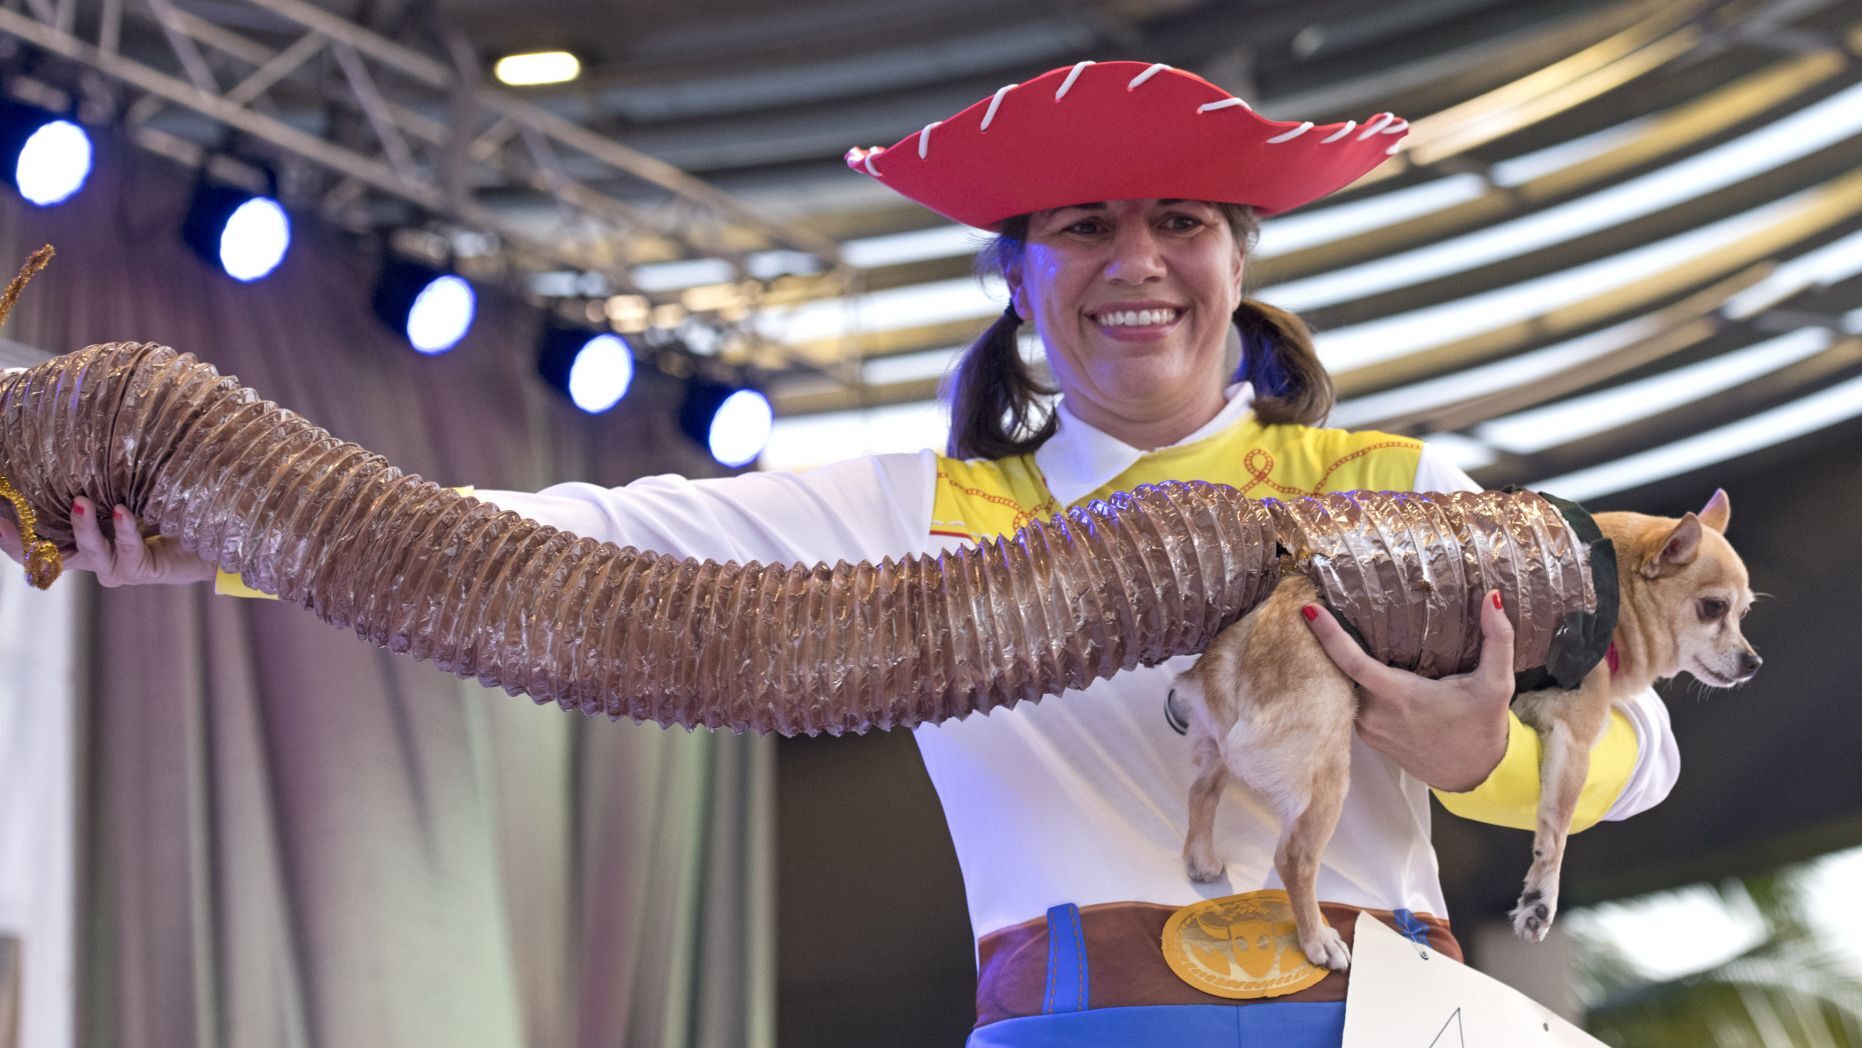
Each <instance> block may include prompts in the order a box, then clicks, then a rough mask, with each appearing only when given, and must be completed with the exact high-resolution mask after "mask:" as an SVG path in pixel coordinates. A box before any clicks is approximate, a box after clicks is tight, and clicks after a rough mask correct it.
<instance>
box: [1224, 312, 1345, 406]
mask: <svg viewBox="0 0 1862 1048" xmlns="http://www.w3.org/2000/svg"><path fill="white" fill-rule="evenodd" d="M1235 330H1236V331H1237V332H1239V333H1240V335H1241V367H1240V368H1239V369H1237V371H1236V372H1235V378H1236V379H1237V380H1240V381H1245V382H1247V383H1249V384H1250V385H1252V386H1253V387H1254V417H1255V418H1257V419H1259V420H1260V421H1261V422H1263V423H1265V424H1267V425H1270V426H1271V425H1274V424H1276V423H1281V422H1292V423H1297V424H1299V425H1302V426H1317V425H1320V424H1321V423H1323V422H1324V421H1325V417H1326V416H1327V415H1330V414H1331V413H1332V404H1333V399H1334V398H1333V392H1332V376H1331V375H1329V374H1327V373H1326V370H1325V366H1324V365H1322V364H1320V363H1319V351H1318V350H1317V349H1316V348H1315V347H1314V346H1313V342H1312V331H1311V330H1310V329H1308V328H1307V327H1306V322H1305V321H1303V320H1301V319H1300V318H1299V317H1297V316H1295V315H1294V314H1292V313H1289V312H1287V311H1286V310H1284V309H1280V308H1278V307H1276V306H1270V305H1268V304H1267V303H1265V302H1260V301H1256V300H1255V299H1251V298H1246V299H1242V301H1241V305H1240V306H1239V307H1238V308H1237V309H1236V310H1235Z"/></svg>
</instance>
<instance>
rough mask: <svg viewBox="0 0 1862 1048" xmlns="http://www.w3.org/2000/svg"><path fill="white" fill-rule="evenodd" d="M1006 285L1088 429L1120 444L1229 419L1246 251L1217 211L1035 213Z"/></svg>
mask: <svg viewBox="0 0 1862 1048" xmlns="http://www.w3.org/2000/svg"><path fill="white" fill-rule="evenodd" d="M1007 275H1008V280H1009V287H1010V289H1011V291H1012V293H1013V296H1014V305H1015V310H1016V312H1017V313H1019V314H1020V315H1021V316H1022V318H1023V319H1024V320H1027V321H1032V322H1033V323H1034V325H1035V330H1036V331H1037V332H1039V333H1040V336H1041V341H1042V342H1043V343H1044V344H1045V346H1046V347H1047V360H1048V365H1049V367H1050V369H1051V370H1052V371H1053V373H1054V381H1055V382H1056V384H1058V385H1059V387H1060V390H1061V392H1062V393H1063V394H1064V395H1065V396H1066V398H1067V406H1068V408H1069V409H1070V410H1072V411H1073V413H1074V414H1075V415H1077V416H1079V417H1080V418H1081V419H1083V420H1085V421H1086V422H1089V423H1091V424H1093V425H1095V426H1097V427H1099V428H1100V429H1102V430H1105V431H1107V432H1110V433H1113V434H1114V435H1122V432H1123V431H1132V430H1133V429H1134V427H1152V428H1155V427H1157V426H1160V425H1161V426H1168V425H1169V424H1170V423H1172V422H1181V423H1182V424H1184V425H1187V426H1188V428H1187V429H1184V430H1183V432H1182V433H1179V434H1176V436H1175V437H1171V438H1170V439H1178V438H1180V437H1181V436H1183V435H1187V434H1188V433H1189V432H1191V431H1192V430H1194V429H1195V428H1196V427H1197V426H1200V425H1202V423H1204V422H1206V421H1208V420H1209V419H1210V418H1213V417H1214V416H1215V414H1216V413H1217V412H1219V411H1220V410H1221V408H1222V404H1223V387H1224V382H1223V372H1224V368H1223V363H1224V352H1225V349H1226V347H1227V339H1228V332H1229V328H1230V327H1231V326H1232V324H1233V322H1234V321H1233V314H1234V312H1235V308H1236V307H1237V306H1238V305H1240V303H1241V275H1242V251H1241V245H1240V244H1239V243H1237V242H1236V240H1235V236H1234V233H1233V231H1232V230H1231V229H1230V228H1229V224H1228V221H1227V220H1226V218H1224V216H1223V214H1222V211H1221V210H1220V209H1219V208H1218V207H1217V206H1216V205H1214V204H1208V203H1202V202H1198V201H1186V200H1115V201H1110V202H1107V203H1102V204H1081V205H1078V206H1075V207H1063V208H1056V209H1054V210H1052V211H1041V212H1037V213H1035V214H1034V215H1033V216H1031V218H1030V220H1029V224H1028V239H1027V243H1026V247H1025V250H1024V252H1023V256H1022V259H1021V263H1020V264H1019V265H1016V266H1011V267H1010V269H1009V272H1008V274H1007ZM1164 442H1166V443H1167V442H1169V441H1168V440H1166V441H1164Z"/></svg>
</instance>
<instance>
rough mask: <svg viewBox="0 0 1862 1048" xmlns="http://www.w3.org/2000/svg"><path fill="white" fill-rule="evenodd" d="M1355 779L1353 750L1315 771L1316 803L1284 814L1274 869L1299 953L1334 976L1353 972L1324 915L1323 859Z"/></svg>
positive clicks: (1336, 754)
mask: <svg viewBox="0 0 1862 1048" xmlns="http://www.w3.org/2000/svg"><path fill="white" fill-rule="evenodd" d="M1346 688H1347V691H1349V685H1347V686H1346ZM1350 773H1351V751H1350V750H1349V748H1341V749H1338V750H1336V751H1335V752H1333V753H1332V754H1330V755H1329V756H1327V757H1326V759H1325V760H1324V761H1323V762H1322V763H1321V764H1320V766H1319V767H1318V768H1316V769H1314V772H1313V785H1312V790H1311V799H1310V800H1309V801H1308V803H1307V804H1306V807H1305V808H1304V809H1303V810H1301V811H1299V812H1297V813H1293V812H1286V813H1283V815H1282V818H1283V819H1284V820H1285V821H1284V823H1283V824H1282V826H1281V830H1280V846H1279V847H1278V848H1277V849H1275V851H1274V868H1275V869H1276V870H1278V871H1279V872H1280V880H1281V882H1282V883H1284V884H1285V885H1286V886H1287V899H1288V901H1290V902H1291V903H1292V905H1293V920H1294V922H1295V923H1296V924H1297V925H1298V926H1299V936H1300V949H1301V950H1303V951H1305V953H1306V959H1307V960H1309V961H1311V962H1312V963H1314V964H1316V965H1319V966H1320V967H1322V968H1330V969H1332V970H1333V971H1343V970H1345V969H1346V968H1348V967H1350V966H1351V956H1350V954H1349V952H1347V951H1346V949H1345V940H1344V939H1343V937H1341V936H1340V935H1339V934H1338V931H1337V930H1336V929H1334V928H1331V927H1329V926H1328V925H1327V924H1326V923H1325V919H1324V918H1323V917H1321V916H1320V915H1319V857H1320V855H1321V854H1323V853H1324V851H1325V845H1326V842H1328V841H1330V840H1331V839H1332V831H1333V830H1334V829H1336V828H1337V827H1338V814H1339V812H1340V811H1341V810H1342V809H1343V808H1344V806H1345V790H1346V787H1347V786H1348V785H1349V781H1350Z"/></svg>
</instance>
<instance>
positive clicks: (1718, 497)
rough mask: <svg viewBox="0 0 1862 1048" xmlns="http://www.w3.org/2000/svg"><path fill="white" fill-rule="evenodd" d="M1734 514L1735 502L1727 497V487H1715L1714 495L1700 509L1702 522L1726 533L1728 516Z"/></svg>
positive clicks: (1721, 532)
mask: <svg viewBox="0 0 1862 1048" xmlns="http://www.w3.org/2000/svg"><path fill="white" fill-rule="evenodd" d="M1732 515H1733V503H1732V501H1731V500H1730V499H1728V498H1727V497H1726V489H1725V488H1715V489H1714V491H1713V497H1712V498H1710V499H1708V500H1707V505H1706V506H1705V507H1704V508H1703V509H1702V510H1701V511H1700V522H1701V523H1702V524H1704V525H1706V526H1707V527H1709V528H1712V529H1713V530H1715V531H1717V532H1719V533H1720V534H1722V535H1724V534H1726V521H1727V518H1729V517H1731V516H1732Z"/></svg>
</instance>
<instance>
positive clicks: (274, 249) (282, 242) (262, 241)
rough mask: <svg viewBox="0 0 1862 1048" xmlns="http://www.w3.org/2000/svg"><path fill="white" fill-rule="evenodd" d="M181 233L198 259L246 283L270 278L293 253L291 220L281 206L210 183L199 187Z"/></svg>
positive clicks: (274, 202) (268, 199)
mask: <svg viewBox="0 0 1862 1048" xmlns="http://www.w3.org/2000/svg"><path fill="white" fill-rule="evenodd" d="M181 232H182V238H183V239H184V240H186V241H187V243H188V246H189V247H192V248H193V249H194V251H195V253H196V254H198V255H200V256H201V257H202V258H204V259H206V260H207V261H209V262H212V263H215V264H216V265H218V266H219V267H220V268H221V269H222V270H224V271H225V272H226V275H227V276H230V277H232V278H233V279H234V280H238V281H241V282H242V283H251V282H252V281H255V280H258V279H260V278H262V277H265V276H267V275H269V274H270V273H271V271H272V270H274V269H277V268H278V264H279V263H280V262H283V261H284V256H285V252H287V251H289V250H290V248H291V219H290V216H288V215H286V214H285V210H284V208H283V207H282V206H280V205H279V203H278V201H276V200H274V199H272V198H271V197H268V196H260V195H257V194H253V193H249V192H246V191H245V190H243V189H234V188H232V187H230V186H222V185H215V184H213V183H209V182H202V183H201V184H200V185H199V186H198V187H196V188H195V190H194V200H193V202H192V203H191V204H190V205H189V206H188V213H187V218H186V219H185V220H184V221H183V223H182V228H181Z"/></svg>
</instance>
